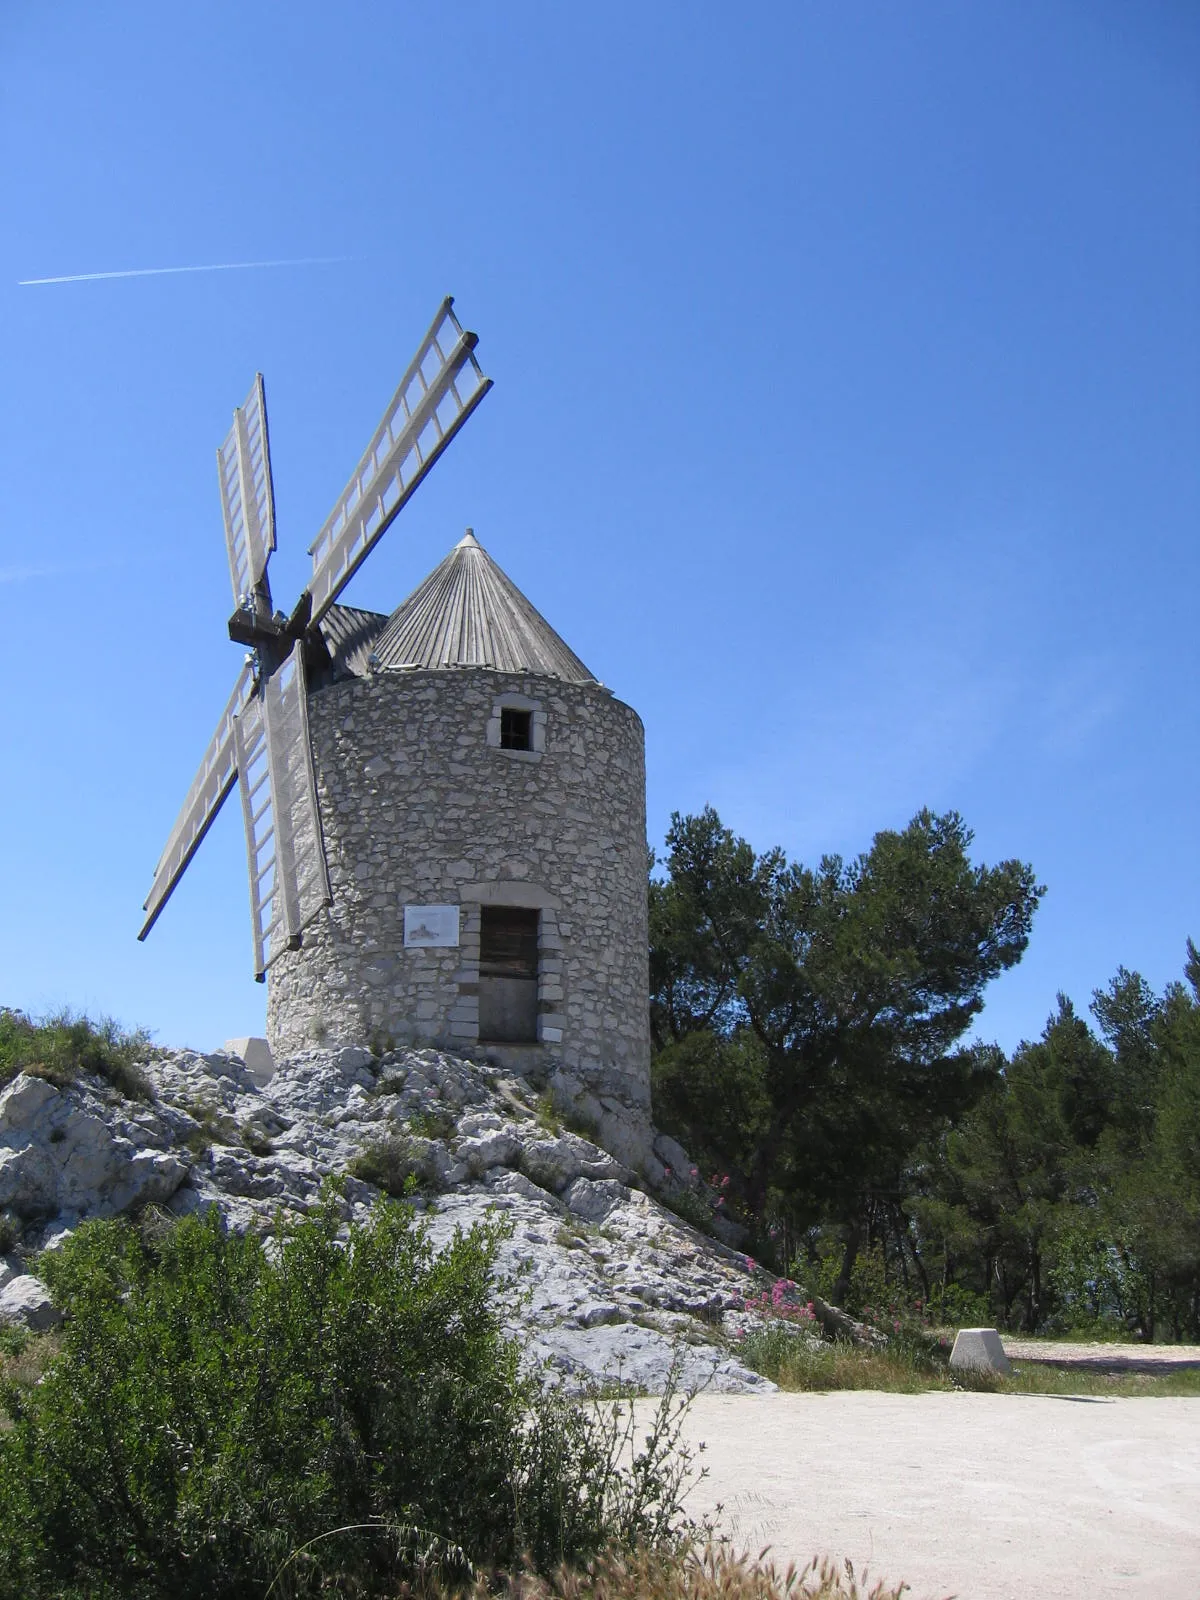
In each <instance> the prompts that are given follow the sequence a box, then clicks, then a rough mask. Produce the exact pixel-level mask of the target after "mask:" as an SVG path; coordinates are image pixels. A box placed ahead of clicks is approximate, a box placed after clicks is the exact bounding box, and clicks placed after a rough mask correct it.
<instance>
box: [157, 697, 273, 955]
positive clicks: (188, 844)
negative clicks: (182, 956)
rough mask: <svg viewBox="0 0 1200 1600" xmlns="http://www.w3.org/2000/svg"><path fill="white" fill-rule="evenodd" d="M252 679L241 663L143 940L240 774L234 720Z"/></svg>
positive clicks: (164, 861) (164, 866)
mask: <svg viewBox="0 0 1200 1600" xmlns="http://www.w3.org/2000/svg"><path fill="white" fill-rule="evenodd" d="M253 688H254V678H253V675H252V673H251V671H250V668H249V667H248V666H247V667H243V668H242V671H241V674H240V676H239V677H238V681H237V683H236V685H235V687H234V691H233V693H232V694H231V695H230V697H229V703H228V705H227V706H226V707H225V709H224V711H222V713H221V720H220V722H218V723H217V731H216V732H215V733H214V734H213V736H212V738H211V739H210V740H209V742H208V749H207V750H206V751H205V752H204V760H203V761H202V762H201V763H200V770H199V771H198V772H197V773H196V776H195V777H194V778H193V779H192V786H191V788H190V789H189V790H188V794H187V799H186V800H185V801H184V802H183V808H182V810H181V811H180V813H179V816H178V817H177V818H176V821H175V826H174V828H172V830H171V837H170V838H169V839H168V840H167V848H166V849H165V850H164V851H163V853H162V856H161V858H160V859H159V863H158V866H157V867H156V868H155V872H154V883H153V884H152V885H151V888H150V893H149V894H148V895H147V897H146V903H145V905H144V906H143V908H142V909H143V910H144V911H145V912H146V913H147V916H146V920H145V922H144V923H143V925H142V931H141V933H139V934H138V938H139V939H144V938H145V937H146V935H147V934H148V933H149V932H150V929H151V928H152V927H153V926H154V924H155V922H156V920H157V919H158V914H159V912H160V911H161V910H162V908H163V907H164V906H165V905H166V903H167V900H168V899H169V897H170V894H171V891H172V890H173V889H174V887H175V885H176V884H177V883H178V882H179V880H180V878H181V877H182V876H183V874H184V870H185V868H186V867H187V864H188V862H189V861H190V860H191V859H192V857H193V856H194V855H195V854H196V851H197V850H198V849H199V848H200V841H201V840H202V839H203V838H204V835H205V834H206V833H207V832H208V830H209V828H211V827H212V824H213V819H214V817H215V816H216V814H217V812H218V811H219V810H220V809H221V807H222V805H223V804H224V802H225V797H226V795H227V794H228V793H229V791H230V789H232V788H233V784H234V780H235V779H236V777H237V756H236V748H235V737H234V732H235V729H234V724H235V719H236V717H237V714H238V712H239V711H240V710H241V709H242V706H243V705H244V704H245V703H246V700H247V698H248V697H249V696H250V695H251V694H252V693H253Z"/></svg>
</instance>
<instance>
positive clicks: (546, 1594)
mask: <svg viewBox="0 0 1200 1600" xmlns="http://www.w3.org/2000/svg"><path fill="white" fill-rule="evenodd" d="M451 1592H452V1591H450V1590H449V1589H445V1588H442V1587H441V1586H437V1587H435V1588H431V1589H428V1590H427V1591H425V1594H426V1600H449V1596H450V1594H451ZM493 1592H494V1591H493V1590H492V1589H490V1588H489V1587H488V1586H487V1585H486V1584H485V1582H484V1581H483V1580H482V1579H481V1580H480V1581H479V1582H478V1584H477V1586H476V1587H475V1588H474V1589H473V1590H471V1592H470V1600H485V1596H488V1595H490V1594H492V1593H493ZM905 1592H907V1586H906V1585H904V1584H897V1585H895V1586H894V1587H892V1586H889V1585H887V1584H884V1583H882V1582H879V1583H872V1582H871V1580H870V1579H869V1578H868V1576H867V1574H866V1573H865V1572H864V1573H861V1574H857V1573H855V1571H854V1566H853V1564H852V1563H851V1562H850V1561H843V1562H840V1563H835V1562H833V1561H830V1560H828V1559H814V1560H812V1561H810V1562H809V1563H808V1565H807V1566H806V1567H804V1568H802V1569H800V1568H797V1567H796V1566H794V1565H792V1566H789V1567H788V1568H787V1569H786V1570H783V1571H781V1570H780V1568H779V1567H777V1566H776V1565H775V1564H774V1562H771V1561H768V1560H766V1559H765V1553H764V1555H760V1556H759V1557H758V1559H757V1560H755V1559H754V1558H753V1557H752V1556H751V1555H750V1554H749V1552H746V1553H743V1554H738V1553H737V1552H736V1551H733V1550H731V1549H730V1548H729V1547H728V1546H727V1545H725V1544H717V1543H715V1542H712V1541H711V1540H710V1541H709V1542H708V1543H706V1544H703V1545H701V1544H699V1543H698V1542H696V1543H692V1542H689V1541H683V1542H681V1543H679V1544H678V1545H676V1546H674V1547H668V1548H665V1549H664V1548H661V1547H658V1548H656V1547H651V1548H641V1549H634V1550H609V1551H606V1552H605V1553H604V1554H603V1555H601V1556H599V1557H597V1558H596V1559H595V1560H593V1561H591V1562H589V1563H588V1565H587V1567H586V1568H585V1569H583V1570H579V1569H575V1570H566V1569H564V1570H563V1571H560V1572H557V1573H555V1574H554V1576H553V1578H551V1579H545V1578H539V1577H537V1576H535V1575H533V1574H526V1575H522V1576H521V1577H518V1578H512V1579H509V1580H508V1581H507V1583H506V1584H505V1587H504V1588H503V1589H502V1590H501V1594H502V1596H503V1597H504V1600H900V1597H901V1595H902V1594H904V1593H905Z"/></svg>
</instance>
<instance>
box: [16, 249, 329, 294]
mask: <svg viewBox="0 0 1200 1600" xmlns="http://www.w3.org/2000/svg"><path fill="white" fill-rule="evenodd" d="M351 259H352V257H350V256H299V257H297V258H296V259H294V260H291V261H214V262H211V263H209V264H208V265H206V266H202V267H133V268H131V269H130V270H128V271H126V272H74V273H71V274H70V275H69V276H67V277H64V278H18V279H17V288H18V289H28V288H30V287H31V286H32V285H33V284H37V283H95V282H97V280H98V279H100V278H161V277H164V276H165V275H166V274H167V273H175V272H246V271H249V270H250V269H251V268H255V267H328V266H332V265H334V263H336V262H340V261H350V260H351Z"/></svg>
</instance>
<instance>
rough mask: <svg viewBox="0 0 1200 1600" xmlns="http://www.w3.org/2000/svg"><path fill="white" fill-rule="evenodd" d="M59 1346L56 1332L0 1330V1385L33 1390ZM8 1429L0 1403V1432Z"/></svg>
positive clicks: (9, 1425) (58, 1336)
mask: <svg viewBox="0 0 1200 1600" xmlns="http://www.w3.org/2000/svg"><path fill="white" fill-rule="evenodd" d="M61 1344H62V1338H61V1335H59V1334H57V1333H25V1332H23V1331H21V1330H20V1329H17V1328H0V1384H8V1383H11V1384H12V1385H13V1387H14V1388H15V1389H17V1390H18V1391H21V1390H28V1389H32V1388H34V1387H35V1385H36V1384H37V1383H38V1381H39V1379H40V1378H41V1376H42V1373H43V1372H45V1370H46V1368H47V1367H48V1366H49V1365H50V1363H51V1362H52V1361H53V1360H54V1358H55V1356H56V1355H57V1354H58V1352H59V1348H60V1347H61ZM11 1426H12V1424H11V1423H10V1421H9V1419H8V1417H7V1416H6V1415H5V1414H4V1407H3V1405H2V1404H0V1430H3V1429H6V1428H9V1427H11Z"/></svg>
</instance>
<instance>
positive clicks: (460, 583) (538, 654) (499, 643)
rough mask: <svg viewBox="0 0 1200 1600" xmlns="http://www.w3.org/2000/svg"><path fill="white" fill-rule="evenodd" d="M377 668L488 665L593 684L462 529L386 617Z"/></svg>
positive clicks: (575, 658) (377, 650)
mask: <svg viewBox="0 0 1200 1600" xmlns="http://www.w3.org/2000/svg"><path fill="white" fill-rule="evenodd" d="M373 653H374V655H375V657H376V659H377V661H378V664H379V667H380V668H384V669H386V668H389V667H494V668H495V669H496V670H497V671H498V672H536V673H539V674H540V675H542V676H543V677H547V678H565V679H566V680H567V682H568V683H595V681H596V677H595V674H594V673H591V672H589V671H588V669H587V668H586V667H585V666H584V664H583V662H582V661H580V659H579V657H578V656H577V655H576V654H575V652H574V651H573V650H571V649H569V648H568V647H567V645H565V644H564V643H563V641H562V640H561V639H560V638H559V636H558V635H557V634H556V633H555V631H554V629H553V628H552V627H551V626H550V624H549V623H548V622H547V621H546V619H545V618H544V617H543V616H541V615H540V614H539V613H538V612H537V611H535V610H534V608H533V607H532V606H531V605H530V603H529V601H528V600H526V598H525V596H524V595H523V594H522V593H521V591H520V590H519V589H518V588H517V586H516V584H515V583H513V581H512V579H511V578H509V577H507V576H506V575H505V574H504V573H503V572H501V570H500V568H499V567H498V566H497V565H496V563H495V562H494V561H493V560H492V558H491V556H489V555H488V553H487V551H486V550H485V549H484V548H483V546H482V545H481V544H480V543H479V542H478V540H477V539H476V538H475V535H474V534H473V533H472V532H471V530H470V529H469V528H468V529H467V533H466V536H465V538H462V539H460V540H459V542H458V543H457V544H456V545H455V547H454V549H453V550H451V552H450V554H449V555H448V556H447V557H446V559H445V560H444V561H443V562H442V564H441V565H440V566H439V567H435V568H434V570H433V571H432V572H431V573H430V574H429V576H428V577H427V578H426V579H425V582H424V583H423V584H421V586H420V587H419V588H417V589H414V590H413V592H412V594H410V595H409V597H408V599H407V600H405V601H404V602H403V603H402V604H401V605H400V606H398V607H397V609H396V610H395V611H393V612H392V614H391V616H390V617H389V618H388V621H387V626H386V627H385V628H384V629H383V631H382V633H380V634H379V636H378V638H377V639H376V640H375V643H374V651H373Z"/></svg>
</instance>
